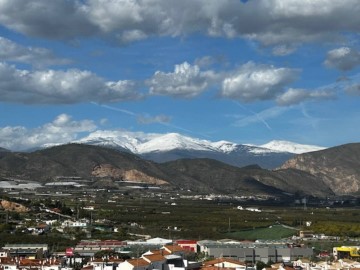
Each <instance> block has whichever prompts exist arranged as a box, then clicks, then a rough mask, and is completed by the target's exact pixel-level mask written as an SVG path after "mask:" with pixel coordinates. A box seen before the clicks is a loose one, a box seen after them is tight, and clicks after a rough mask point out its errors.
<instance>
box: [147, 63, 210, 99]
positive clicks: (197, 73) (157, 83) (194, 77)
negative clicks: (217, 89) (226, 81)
mask: <svg viewBox="0 0 360 270" xmlns="http://www.w3.org/2000/svg"><path fill="white" fill-rule="evenodd" d="M214 78H215V74H214V73H213V72H211V71H205V72H203V71H201V70H200V68H199V66H197V65H193V66H192V65H190V64H189V63H187V62H184V63H182V64H179V65H175V69H174V72H172V73H165V72H162V71H157V72H156V73H155V74H154V76H153V77H152V78H150V79H149V80H147V82H146V84H147V85H148V86H149V88H150V94H153V95H167V96H172V97H181V98H193V97H195V96H197V95H199V94H200V93H202V92H203V91H204V90H205V89H206V88H207V87H208V86H209V85H210V84H211V81H212V80H214Z"/></svg>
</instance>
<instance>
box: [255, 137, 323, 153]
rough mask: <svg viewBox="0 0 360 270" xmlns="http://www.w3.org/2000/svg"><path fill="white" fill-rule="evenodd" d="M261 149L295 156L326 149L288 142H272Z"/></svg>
mask: <svg viewBox="0 0 360 270" xmlns="http://www.w3.org/2000/svg"><path fill="white" fill-rule="evenodd" d="M260 147H263V148H266V149H270V150H273V151H278V152H289V153H293V154H303V153H308V152H314V151H320V150H324V149H325V147H320V146H316V145H306V144H298V143H294V142H288V141H276V140H275V141H271V142H268V143H266V144H263V145H261V146H260Z"/></svg>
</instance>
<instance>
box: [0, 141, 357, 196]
mask: <svg viewBox="0 0 360 270" xmlns="http://www.w3.org/2000/svg"><path fill="white" fill-rule="evenodd" d="M359 163H360V144H348V145H343V146H338V147H334V148H329V149H325V150H320V151H316V152H310V153H304V154H299V155H295V156H294V157H293V158H292V159H290V160H288V161H287V162H285V163H284V164H283V165H282V166H281V167H279V168H278V169H275V170H267V169H263V168H261V167H260V166H258V165H251V166H246V167H242V168H240V167H237V166H232V165H229V164H225V163H223V162H220V161H217V160H214V159H208V158H196V159H195V158H194V159H178V160H174V161H168V162H164V163H156V162H153V161H150V160H146V159H143V158H142V157H140V156H138V155H135V154H132V153H129V151H119V150H118V149H112V148H108V147H103V146H95V145H86V144H67V145H60V146H54V147H50V148H46V149H42V150H38V151H34V152H31V153H24V152H23V153H20V152H17V153H15V152H2V154H1V155H0V177H1V176H2V177H3V178H9V177H11V178H17V179H29V180H33V181H40V182H42V183H48V182H51V181H57V179H58V178H57V177H58V176H71V177H73V176H76V177H82V178H84V179H90V180H91V185H92V186H94V187H106V188H118V187H119V182H120V183H121V182H124V181H135V182H140V183H145V184H152V185H158V186H163V187H166V188H172V189H175V190H181V189H183V190H188V189H190V190H192V191H194V192H198V193H209V192H216V193H231V194H238V195H243V194H246V195H261V194H267V195H278V196H280V195H281V194H284V193H292V194H294V193H298V194H305V195H313V196H318V197H326V196H333V195H357V194H359V191H360V170H359V166H358V165H359Z"/></svg>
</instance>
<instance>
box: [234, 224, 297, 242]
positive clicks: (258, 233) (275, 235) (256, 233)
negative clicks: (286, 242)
mask: <svg viewBox="0 0 360 270" xmlns="http://www.w3.org/2000/svg"><path fill="white" fill-rule="evenodd" d="M297 234H298V230H295V229H290V228H288V227H284V226H282V225H273V226H269V227H266V228H254V229H250V230H242V231H237V232H230V233H227V236H228V237H229V238H233V239H240V240H257V239H263V240H276V239H281V238H286V237H290V236H292V235H297Z"/></svg>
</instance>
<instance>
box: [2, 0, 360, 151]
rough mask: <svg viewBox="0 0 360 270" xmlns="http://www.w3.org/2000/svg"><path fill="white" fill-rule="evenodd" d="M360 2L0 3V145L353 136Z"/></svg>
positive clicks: (359, 122) (357, 116)
mask: <svg viewBox="0 0 360 270" xmlns="http://www.w3.org/2000/svg"><path fill="white" fill-rule="evenodd" d="M359 14H360V1H358V0H303V1H298V0H248V1H245V0H243V1H240V0H221V1H220V0H181V1H179V0H72V1H71V0H53V1H49V0H31V1H28V0H0V113H1V117H0V147H4V148H7V149H10V150H20V151H21V150H25V149H31V148H36V147H39V146H41V145H44V144H49V143H67V142H70V141H73V140H77V139H80V138H83V137H85V136H87V135H89V134H92V133H93V132H99V131H107V132H108V131H114V132H127V133H128V134H131V133H137V134H153V133H155V134H165V133H180V134H183V135H186V136H190V137H195V138H200V139H205V140H210V141H220V140H226V141H231V142H235V143H247V144H255V145H261V144H264V143H267V142H269V141H271V140H286V141H292V142H296V143H301V144H312V145H319V146H325V147H331V146H336V145H340V144H345V143H351V142H359V136H360V106H359V105H360V16H359Z"/></svg>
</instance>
